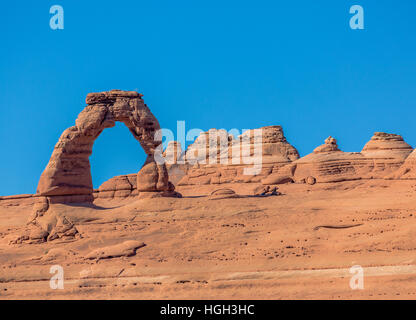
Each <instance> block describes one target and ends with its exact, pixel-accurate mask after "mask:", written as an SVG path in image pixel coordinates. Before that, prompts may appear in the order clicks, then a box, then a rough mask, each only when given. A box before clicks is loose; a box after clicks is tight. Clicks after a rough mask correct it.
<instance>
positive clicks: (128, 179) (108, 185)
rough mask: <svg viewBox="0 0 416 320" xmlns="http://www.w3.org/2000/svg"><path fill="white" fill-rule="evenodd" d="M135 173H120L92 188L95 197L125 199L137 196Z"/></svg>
mask: <svg viewBox="0 0 416 320" xmlns="http://www.w3.org/2000/svg"><path fill="white" fill-rule="evenodd" d="M138 194H139V193H138V191H137V174H128V175H121V176H116V177H113V178H111V179H110V180H107V181H105V182H104V183H103V184H102V185H101V186H100V187H99V188H98V189H97V190H94V198H95V199H107V200H111V199H120V200H121V199H125V198H128V197H134V196H137V195H138Z"/></svg>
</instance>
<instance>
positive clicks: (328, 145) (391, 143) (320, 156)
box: [262, 132, 412, 185]
mask: <svg viewBox="0 0 416 320" xmlns="http://www.w3.org/2000/svg"><path fill="white" fill-rule="evenodd" d="M411 152H412V147H411V146H410V145H408V144H407V143H406V142H405V141H404V140H403V138H402V137H401V136H399V135H396V134H388V133H383V132H376V133H375V134H374V136H373V137H372V138H371V140H370V141H369V142H368V143H367V144H366V145H365V146H364V148H363V150H362V151H361V152H343V151H341V150H339V149H338V145H337V141H336V140H335V139H334V138H332V137H329V138H327V139H326V140H325V143H324V144H323V145H321V146H319V147H317V148H316V149H315V150H314V152H313V153H311V154H309V155H307V156H305V157H302V158H300V159H299V160H296V161H294V162H293V163H292V164H290V165H287V166H285V167H283V168H281V169H279V170H278V172H276V173H274V174H273V175H270V176H269V177H267V178H266V179H264V180H262V183H263V184H265V185H272V184H280V183H287V182H291V180H292V181H293V182H299V183H301V182H304V183H305V182H306V183H310V181H313V183H315V182H318V183H324V182H340V181H349V180H358V179H383V178H387V177H389V175H391V174H392V173H393V172H395V171H396V170H397V169H398V168H399V167H400V166H402V165H403V163H404V162H405V159H406V158H407V157H408V155H409V154H410V153H411Z"/></svg>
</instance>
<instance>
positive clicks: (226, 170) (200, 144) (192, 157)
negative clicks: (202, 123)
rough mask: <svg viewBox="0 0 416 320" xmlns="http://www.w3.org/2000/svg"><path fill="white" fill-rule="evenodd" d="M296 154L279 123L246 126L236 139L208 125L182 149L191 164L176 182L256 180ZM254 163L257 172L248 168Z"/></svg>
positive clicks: (290, 160) (214, 182) (188, 183)
mask: <svg viewBox="0 0 416 320" xmlns="http://www.w3.org/2000/svg"><path fill="white" fill-rule="evenodd" d="M256 152H258V153H257V154H256ZM298 158H299V154H298V152H297V150H296V149H295V148H294V147H293V146H291V145H290V144H289V143H288V142H287V140H286V138H285V136H284V134H283V129H282V127H281V126H270V127H263V128H260V129H255V130H248V131H246V132H244V133H243V134H242V135H240V136H239V137H238V138H237V139H234V137H233V136H232V135H230V134H228V133H227V132H226V131H225V130H216V129H211V130H210V131H208V132H204V133H202V134H201V135H200V136H199V137H198V138H197V139H196V140H195V142H194V143H193V144H192V145H190V146H189V148H188V150H187V151H186V154H185V160H186V163H187V164H188V166H191V167H190V168H189V169H187V170H185V171H186V175H185V176H184V177H183V178H182V179H181V180H180V181H179V185H201V184H222V183H246V182H259V181H260V180H261V179H263V178H264V177H266V176H267V175H269V174H271V173H272V172H275V171H277V170H278V169H279V168H280V167H282V166H284V165H286V164H288V163H290V162H292V161H294V160H296V159H298ZM256 163H257V164H260V166H259V170H258V172H254V171H255V170H253V172H254V174H252V173H250V172H248V170H250V169H255V166H256V165H255V164H256Z"/></svg>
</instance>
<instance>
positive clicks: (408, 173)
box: [389, 149, 416, 180]
mask: <svg viewBox="0 0 416 320" xmlns="http://www.w3.org/2000/svg"><path fill="white" fill-rule="evenodd" d="M389 178H390V179H403V180H415V179H416V149H415V150H413V152H412V153H411V154H410V155H409V156H408V157H407V158H406V160H405V162H404V163H403V165H402V166H401V167H400V168H399V169H398V170H397V171H396V172H394V173H393V174H392V175H391V176H390V177H389Z"/></svg>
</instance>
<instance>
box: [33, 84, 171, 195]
mask: <svg viewBox="0 0 416 320" xmlns="http://www.w3.org/2000/svg"><path fill="white" fill-rule="evenodd" d="M86 103H87V106H86V107H85V109H84V110H83V111H82V112H81V113H80V114H79V115H78V118H77V120H76V122H75V126H73V127H70V128H68V129H66V130H65V131H64V132H63V133H62V135H61V137H60V138H59V141H58V143H57V144H56V145H55V148H54V151H53V153H52V156H51V158H50V160H49V163H48V165H47V166H46V169H45V170H44V172H43V173H42V175H41V177H40V180H39V184H38V188H37V193H38V194H40V195H43V196H72V195H91V198H92V193H93V185H92V177H91V167H90V161H89V156H90V155H91V154H92V148H93V144H94V141H95V139H97V138H98V136H99V135H100V134H101V132H102V131H103V130H104V129H106V128H110V127H114V126H115V122H116V121H120V122H123V123H124V124H125V125H126V126H127V127H128V128H129V130H130V132H131V133H132V134H133V136H134V137H135V138H136V140H138V141H139V142H140V145H141V146H142V147H143V149H144V151H145V152H146V154H147V156H148V157H147V160H146V162H145V164H144V166H143V168H142V169H141V170H140V172H139V174H138V189H139V191H166V190H168V189H169V182H168V173H167V170H166V167H165V165H164V164H163V165H159V164H156V162H155V161H154V153H155V150H156V148H157V147H158V146H159V145H160V144H161V142H160V141H155V139H154V136H155V133H156V131H157V130H159V129H160V125H159V122H158V121H157V119H156V118H155V116H154V115H153V114H152V113H151V111H150V110H149V108H148V107H147V105H146V104H145V103H144V101H143V99H142V95H141V94H139V93H137V92H135V91H121V90H111V91H107V92H100V93H90V94H88V95H87V98H86Z"/></svg>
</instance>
